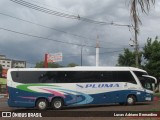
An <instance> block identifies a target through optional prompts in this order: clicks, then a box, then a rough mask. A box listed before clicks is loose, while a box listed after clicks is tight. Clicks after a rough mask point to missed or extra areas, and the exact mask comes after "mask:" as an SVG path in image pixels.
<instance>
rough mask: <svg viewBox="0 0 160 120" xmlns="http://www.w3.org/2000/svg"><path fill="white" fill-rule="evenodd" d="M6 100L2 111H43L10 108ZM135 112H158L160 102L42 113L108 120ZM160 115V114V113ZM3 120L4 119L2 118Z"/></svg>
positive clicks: (58, 118)
mask: <svg viewBox="0 0 160 120" xmlns="http://www.w3.org/2000/svg"><path fill="white" fill-rule="evenodd" d="M6 100H7V99H6V98H1V99H0V111H12V112H20V113H26V112H27V113H28V112H30V113H32V112H33V113H39V112H41V111H39V110H36V109H22V108H20V109H19V108H10V107H8V105H7V102H6ZM135 111H138V112H142V111H149V112H157V111H160V101H153V102H151V103H138V104H136V105H134V106H126V105H124V106H122V105H118V104H112V105H111V104H110V105H91V106H77V107H66V108H64V109H63V110H61V111H55V110H52V109H48V110H46V111H42V112H41V113H42V116H52V117H46V120H49V119H53V117H54V120H61V119H64V118H65V119H66V120H72V119H73V120H75V119H76V120H78V119H79V120H81V119H82V118H83V119H86V120H89V119H91V120H95V119H99V120H103V119H105V120H106V117H105V116H108V115H110V114H112V115H113V114H121V113H128V112H129V113H134V112H135ZM159 113H160V112H159ZM0 119H3V118H0ZM11 119H21V118H11ZM35 119H37V120H40V119H43V117H42V118H35ZM135 119H136V120H138V119H140V120H160V118H158V117H154V118H153V117H150V118H144V117H141V118H138V119H137V117H134V116H132V117H109V120H135Z"/></svg>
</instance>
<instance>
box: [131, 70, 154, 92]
mask: <svg viewBox="0 0 160 120" xmlns="http://www.w3.org/2000/svg"><path fill="white" fill-rule="evenodd" d="M134 73H135V74H136V76H137V77H138V79H139V81H140V83H141V85H142V86H143V88H145V89H147V90H151V91H154V88H155V83H156V79H155V78H154V77H151V76H149V75H148V74H147V73H145V72H138V71H135V72H134Z"/></svg>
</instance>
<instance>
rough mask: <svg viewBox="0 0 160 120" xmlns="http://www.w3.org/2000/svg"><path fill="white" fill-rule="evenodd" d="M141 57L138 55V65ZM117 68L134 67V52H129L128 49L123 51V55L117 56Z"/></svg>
mask: <svg viewBox="0 0 160 120" xmlns="http://www.w3.org/2000/svg"><path fill="white" fill-rule="evenodd" d="M141 55H142V53H141V52H140V53H139V64H140V63H141ZM117 65H118V66H132V67H135V66H136V65H135V52H132V51H130V50H129V49H128V48H126V49H124V53H123V54H119V57H118V64H117Z"/></svg>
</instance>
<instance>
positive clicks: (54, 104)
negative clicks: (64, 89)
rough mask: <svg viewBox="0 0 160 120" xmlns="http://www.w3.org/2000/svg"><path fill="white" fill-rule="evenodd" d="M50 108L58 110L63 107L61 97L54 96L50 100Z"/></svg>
mask: <svg viewBox="0 0 160 120" xmlns="http://www.w3.org/2000/svg"><path fill="white" fill-rule="evenodd" d="M51 105H52V108H53V109H55V110H60V109H62V107H63V100H62V99H61V98H55V99H53V100H52V103H51Z"/></svg>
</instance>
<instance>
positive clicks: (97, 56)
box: [96, 35, 100, 66]
mask: <svg viewBox="0 0 160 120" xmlns="http://www.w3.org/2000/svg"><path fill="white" fill-rule="evenodd" d="M98 39H99V36H98V35H97V42H96V66H99V47H100V46H99V40H98Z"/></svg>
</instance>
